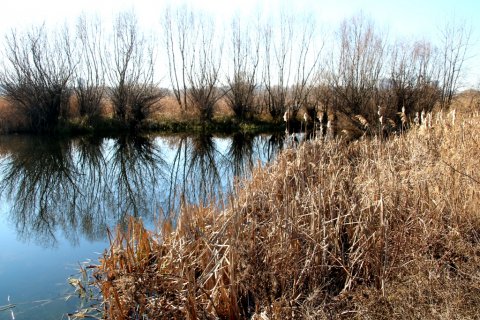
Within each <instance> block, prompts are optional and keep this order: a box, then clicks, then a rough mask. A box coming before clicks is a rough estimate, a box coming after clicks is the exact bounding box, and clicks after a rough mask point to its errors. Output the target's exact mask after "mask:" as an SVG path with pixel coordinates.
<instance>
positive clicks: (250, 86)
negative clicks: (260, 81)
mask: <svg viewBox="0 0 480 320" xmlns="http://www.w3.org/2000/svg"><path fill="white" fill-rule="evenodd" d="M231 32H232V39H231V47H230V50H231V53H230V57H232V69H233V75H230V74H228V75H227V83H228V85H227V92H226V93H225V98H226V101H227V103H228V105H229V106H230V108H231V109H232V110H233V112H234V113H235V116H236V117H237V118H238V119H241V120H243V119H246V118H249V117H251V116H252V113H253V106H254V104H255V99H254V98H255V89H256V87H257V83H256V77H257V69H258V64H259V60H260V41H259V38H258V37H253V35H252V32H251V29H249V28H248V25H246V24H242V22H241V20H240V18H239V17H236V18H235V19H234V20H233V22H232V25H231Z"/></svg>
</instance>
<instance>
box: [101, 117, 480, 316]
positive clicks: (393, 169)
mask: <svg viewBox="0 0 480 320" xmlns="http://www.w3.org/2000/svg"><path fill="white" fill-rule="evenodd" d="M479 167H480V117H479V116H478V113H477V114H476V115H473V114H463V115H457V116H456V120H455V121H453V120H452V118H450V119H445V120H441V121H439V122H437V123H435V125H433V126H430V127H416V126H412V129H411V130H409V131H408V132H406V133H405V134H403V135H400V136H396V135H393V136H391V137H389V138H388V139H379V138H372V139H362V140H359V141H355V142H351V143H346V142H344V141H342V140H341V139H332V140H323V139H320V140H318V141H314V142H310V143H305V144H303V145H301V146H300V147H299V148H298V149H295V150H293V149H287V150H285V151H284V152H283V153H282V155H280V156H279V158H278V159H277V160H276V162H275V163H273V164H271V165H267V166H265V167H262V168H257V169H255V170H254V172H253V175H252V177H251V179H249V180H247V181H242V182H240V184H239V185H238V188H237V191H236V192H235V193H234V195H232V196H231V197H230V199H229V202H230V204H229V207H228V208H227V209H226V210H224V211H220V210H219V209H217V208H216V207H215V206H214V205H212V206H208V207H184V208H183V209H182V212H181V214H180V218H179V220H178V222H177V225H176V227H175V228H173V227H172V226H171V225H170V224H164V225H163V226H162V230H161V231H158V232H155V233H151V232H149V231H146V230H145V229H144V228H143V226H142V224H141V222H138V221H134V220H132V221H131V223H130V227H129V229H128V230H127V231H126V232H122V231H120V230H118V231H117V232H116V236H115V238H114V239H113V240H112V243H111V247H110V249H109V251H108V252H107V253H106V254H105V256H104V258H103V259H102V260H101V264H100V265H99V266H98V267H97V269H96V271H95V274H94V278H93V279H94V285H96V286H98V287H99V288H100V289H101V292H102V295H103V300H104V316H105V318H108V319H350V318H358V319H364V318H366V319H382V318H383V319H387V318H388V319H406V318H407V319H408V318H410V319H412V318H415V319H418V318H422V319H447V318H448V319H475V318H476V319H478V317H479V316H480V312H479V309H478V306H479V305H480V267H479V266H480V213H479V212H480V211H479V208H480V196H479V194H480V191H479V190H480V183H479V181H480V175H479V173H478V168H479Z"/></svg>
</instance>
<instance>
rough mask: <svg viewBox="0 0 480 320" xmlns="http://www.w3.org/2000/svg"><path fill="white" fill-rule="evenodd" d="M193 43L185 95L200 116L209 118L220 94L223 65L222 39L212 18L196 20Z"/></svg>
mask: <svg viewBox="0 0 480 320" xmlns="http://www.w3.org/2000/svg"><path fill="white" fill-rule="evenodd" d="M195 22H196V23H195V29H194V30H195V34H197V35H199V36H197V37H196V42H195V45H194V46H193V47H194V50H193V52H191V54H192V57H193V58H192V64H191V65H190V68H189V70H188V72H187V78H188V84H189V89H188V98H189V100H190V103H191V105H192V106H194V108H195V109H196V110H197V111H198V112H199V113H200V117H201V119H202V120H203V121H204V122H205V121H210V120H211V119H212V117H213V111H214V107H215V104H216V103H217V102H218V100H219V99H220V98H221V97H222V93H221V91H220V90H218V84H219V83H220V81H219V80H220V68H221V65H222V50H223V41H222V40H220V41H218V40H219V39H222V37H221V36H218V35H217V36H215V32H218V31H216V30H215V25H214V23H213V21H212V20H210V19H205V17H203V16H200V17H198V18H197V19H196V21H195Z"/></svg>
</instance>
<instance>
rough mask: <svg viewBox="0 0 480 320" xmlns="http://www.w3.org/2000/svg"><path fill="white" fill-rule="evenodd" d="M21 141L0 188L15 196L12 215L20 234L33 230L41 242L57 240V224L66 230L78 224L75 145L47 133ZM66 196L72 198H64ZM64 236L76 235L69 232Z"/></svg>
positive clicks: (8, 161)
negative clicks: (67, 200)
mask: <svg viewBox="0 0 480 320" xmlns="http://www.w3.org/2000/svg"><path fill="white" fill-rule="evenodd" d="M13 142H14V143H15V141H13ZM22 142H23V143H21V147H19V148H17V150H16V152H13V153H11V154H10V155H9V156H8V157H7V158H6V159H5V160H4V163H3V166H2V176H3V181H2V184H1V189H0V191H1V193H2V194H3V193H5V194H6V196H7V197H8V198H9V199H12V200H13V207H12V213H13V215H12V216H13V217H14V221H15V224H16V227H17V232H18V234H19V236H20V237H22V238H27V237H30V236H31V235H32V234H34V235H35V237H36V238H37V240H38V241H39V242H43V243H55V242H56V235H55V231H56V229H57V228H61V229H62V230H64V231H67V230H68V229H69V226H71V225H76V224H77V221H76V219H75V210H76V201H75V200H76V199H78V198H79V197H80V196H81V192H80V190H79V189H78V186H77V184H76V176H77V175H78V172H77V171H76V168H75V166H74V164H73V157H72V152H71V151H72V145H71V143H70V142H69V141H64V140H62V141H59V140H53V139H49V138H47V137H41V138H37V137H31V138H30V140H29V141H28V142H27V143H25V141H22ZM66 198H69V199H73V201H70V202H65V201H64V200H65V199H66ZM58 212H61V214H58ZM65 236H66V237H67V238H69V239H70V240H72V241H75V239H76V237H75V235H72V234H69V233H68V232H65Z"/></svg>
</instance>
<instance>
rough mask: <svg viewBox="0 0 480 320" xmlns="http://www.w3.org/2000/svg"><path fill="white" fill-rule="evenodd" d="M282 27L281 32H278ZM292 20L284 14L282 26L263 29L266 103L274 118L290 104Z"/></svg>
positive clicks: (280, 24)
mask: <svg viewBox="0 0 480 320" xmlns="http://www.w3.org/2000/svg"><path fill="white" fill-rule="evenodd" d="M275 31H278V32H275ZM292 39H293V30H292V20H291V18H290V17H288V16H286V15H284V14H282V15H281V18H280V22H279V26H275V27H274V26H273V25H271V24H267V25H266V26H265V27H264V29H263V38H262V42H263V44H264V46H263V56H262V58H263V85H264V87H265V91H266V93H265V104H266V107H267V109H268V112H269V113H270V115H271V116H272V118H273V119H275V120H279V118H280V117H281V116H282V115H283V114H284V112H285V111H286V109H287V106H288V104H289V101H288V86H289V84H290V77H291V66H292V50H293V46H292Z"/></svg>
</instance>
